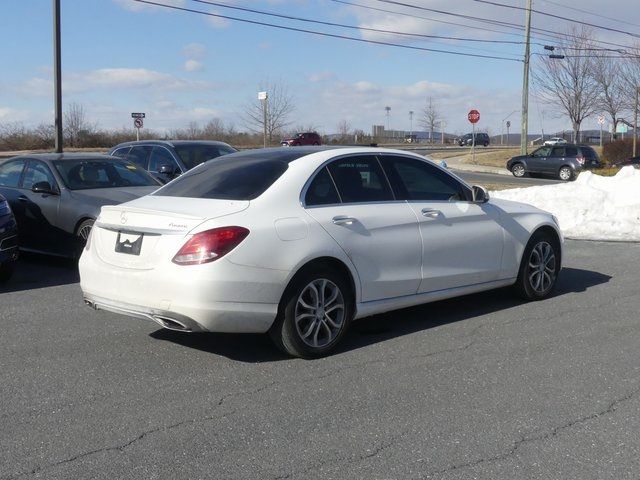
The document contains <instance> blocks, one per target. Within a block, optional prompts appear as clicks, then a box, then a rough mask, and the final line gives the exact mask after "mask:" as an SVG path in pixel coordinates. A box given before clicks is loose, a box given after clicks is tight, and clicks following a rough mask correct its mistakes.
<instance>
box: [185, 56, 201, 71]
mask: <svg viewBox="0 0 640 480" xmlns="http://www.w3.org/2000/svg"><path fill="white" fill-rule="evenodd" d="M184 69H185V70H186V71H187V72H195V71H197V70H201V69H202V63H201V62H199V61H197V60H194V59H190V60H187V61H186V62H184Z"/></svg>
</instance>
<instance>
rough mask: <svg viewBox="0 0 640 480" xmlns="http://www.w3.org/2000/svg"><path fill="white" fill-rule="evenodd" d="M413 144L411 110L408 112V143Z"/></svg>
mask: <svg viewBox="0 0 640 480" xmlns="http://www.w3.org/2000/svg"><path fill="white" fill-rule="evenodd" d="M411 142H413V110H409V143H411Z"/></svg>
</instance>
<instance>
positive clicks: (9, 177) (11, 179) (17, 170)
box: [0, 160, 24, 188]
mask: <svg viewBox="0 0 640 480" xmlns="http://www.w3.org/2000/svg"><path fill="white" fill-rule="evenodd" d="M23 168H24V160H13V161H11V162H7V163H3V164H2V165H0V185H2V186H3V187H14V188H17V187H18V184H19V183H20V175H22V169H23Z"/></svg>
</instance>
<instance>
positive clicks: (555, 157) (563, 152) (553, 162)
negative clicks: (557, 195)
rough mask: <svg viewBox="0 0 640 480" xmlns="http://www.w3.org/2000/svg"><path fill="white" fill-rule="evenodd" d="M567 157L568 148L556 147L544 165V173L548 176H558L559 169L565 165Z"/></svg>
mask: <svg viewBox="0 0 640 480" xmlns="http://www.w3.org/2000/svg"><path fill="white" fill-rule="evenodd" d="M566 156H567V147H565V146H564V145H556V146H554V147H553V148H552V149H551V153H550V154H549V156H548V157H547V161H546V163H545V165H544V171H543V172H542V173H545V174H547V175H556V174H557V173H558V169H559V168H560V167H561V166H562V165H564V164H565V158H566Z"/></svg>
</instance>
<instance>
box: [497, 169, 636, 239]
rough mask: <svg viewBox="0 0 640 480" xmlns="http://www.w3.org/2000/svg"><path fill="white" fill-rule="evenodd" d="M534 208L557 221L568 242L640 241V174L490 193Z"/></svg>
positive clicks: (587, 175)
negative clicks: (551, 214)
mask: <svg viewBox="0 0 640 480" xmlns="http://www.w3.org/2000/svg"><path fill="white" fill-rule="evenodd" d="M491 196H492V197H494V198H504V199H507V200H515V201H518V202H524V203H528V204H531V205H534V206H536V207H538V208H540V209H542V210H546V211H548V212H551V213H553V214H554V215H555V216H556V217H558V220H559V223H560V228H561V230H562V233H563V234H564V235H565V237H567V238H574V239H581V240H617V241H620V240H624V241H640V170H636V169H635V168H633V167H624V168H622V169H621V170H620V171H619V172H618V173H617V174H616V175H615V176H614V177H601V176H599V175H594V174H593V173H591V172H583V173H581V174H580V175H579V176H578V178H577V179H576V181H575V182H569V183H562V184H556V185H544V186H539V187H529V188H514V189H511V190H502V191H496V192H491Z"/></svg>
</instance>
